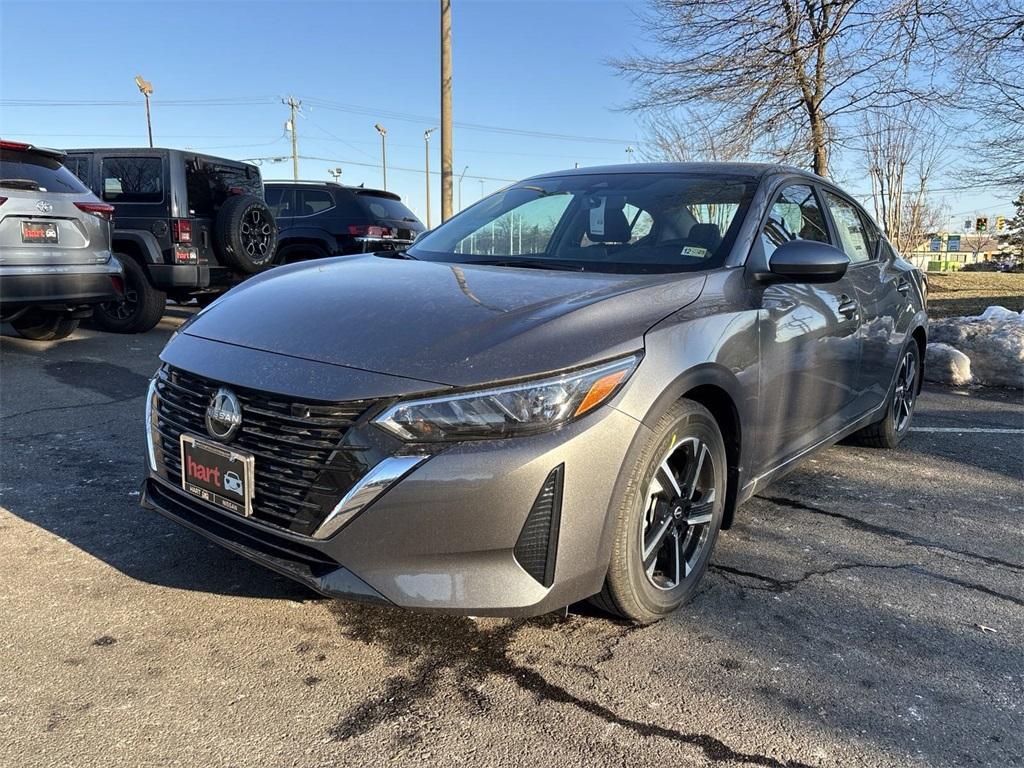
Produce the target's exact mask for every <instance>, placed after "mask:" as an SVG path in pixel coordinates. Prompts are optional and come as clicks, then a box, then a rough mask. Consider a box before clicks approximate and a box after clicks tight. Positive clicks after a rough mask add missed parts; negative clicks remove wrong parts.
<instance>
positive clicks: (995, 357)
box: [925, 307, 1024, 389]
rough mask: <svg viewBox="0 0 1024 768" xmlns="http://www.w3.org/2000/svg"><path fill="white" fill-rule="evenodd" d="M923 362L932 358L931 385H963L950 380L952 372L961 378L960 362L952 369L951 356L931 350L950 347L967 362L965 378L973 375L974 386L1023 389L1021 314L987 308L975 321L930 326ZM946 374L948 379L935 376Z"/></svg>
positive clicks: (957, 320) (950, 319)
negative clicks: (940, 383)
mask: <svg viewBox="0 0 1024 768" xmlns="http://www.w3.org/2000/svg"><path fill="white" fill-rule="evenodd" d="M928 339H929V341H931V342H935V343H934V344H929V345H928V350H927V356H926V358H925V359H926V362H928V363H929V364H931V362H932V360H933V358H934V359H935V364H936V366H937V368H938V370H937V371H936V372H935V374H931V373H929V377H930V378H932V377H933V376H934V378H933V380H934V381H943V383H948V384H962V383H966V382H964V381H954V380H953V378H954V377H953V369H954V368H956V369H957V371H958V372H959V373H960V374H962V373H963V369H962V366H960V364H959V363H960V362H962V361H958V362H957V364H955V365H954V363H953V360H952V356H951V355H950V354H949V353H948V352H946V351H945V350H943V349H937V350H936V351H934V352H933V350H932V347H933V346H934V347H940V348H941V347H947V346H948V347H952V348H953V349H954V350H956V351H959V352H961V353H963V354H964V355H966V356H967V358H969V360H968V371H967V373H968V375H970V374H973V381H974V383H975V384H988V385H990V386H996V387H1015V388H1017V389H1022V388H1024V312H1013V311H1011V310H1009V309H1006V308H1005V307H989V308H988V309H986V310H985V311H984V312H983V313H982V314H980V315H977V316H975V317H948V318H942V319H939V320H933V321H932V322H931V323H930V324H929V331H928ZM943 371H946V372H948V373H949V374H950V376H949V378H947V379H940V378H938V376H941V375H942V372H943Z"/></svg>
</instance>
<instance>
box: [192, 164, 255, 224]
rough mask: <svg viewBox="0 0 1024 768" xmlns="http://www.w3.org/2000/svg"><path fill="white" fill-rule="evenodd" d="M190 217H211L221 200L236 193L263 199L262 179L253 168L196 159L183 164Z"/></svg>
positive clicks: (221, 202) (219, 205) (221, 203)
mask: <svg viewBox="0 0 1024 768" xmlns="http://www.w3.org/2000/svg"><path fill="white" fill-rule="evenodd" d="M185 184H186V187H187V188H188V208H189V215H190V216H206V217H213V216H214V214H215V213H216V212H217V211H218V210H219V209H220V207H221V205H223V203H224V201H225V200H226V199H227V198H228V197H230V196H232V195H237V194H246V195H253V196H255V197H258V198H260V199H261V200H262V199H263V180H262V178H261V177H260V173H259V171H258V170H256V169H255V168H251V167H249V166H247V165H229V164H227V163H216V162H213V161H210V160H203V159H200V158H196V159H194V160H190V161H187V162H186V163H185Z"/></svg>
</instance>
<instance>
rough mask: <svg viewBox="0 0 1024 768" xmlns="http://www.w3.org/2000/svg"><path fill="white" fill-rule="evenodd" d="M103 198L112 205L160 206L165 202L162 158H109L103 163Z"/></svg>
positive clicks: (101, 166) (101, 165) (104, 159)
mask: <svg viewBox="0 0 1024 768" xmlns="http://www.w3.org/2000/svg"><path fill="white" fill-rule="evenodd" d="M100 168H101V169H102V177H103V199H104V200H106V201H108V202H111V203H159V202H161V201H162V200H163V199H164V174H163V161H162V160H161V159H160V158H159V157H105V158H103V162H102V163H101V164H100Z"/></svg>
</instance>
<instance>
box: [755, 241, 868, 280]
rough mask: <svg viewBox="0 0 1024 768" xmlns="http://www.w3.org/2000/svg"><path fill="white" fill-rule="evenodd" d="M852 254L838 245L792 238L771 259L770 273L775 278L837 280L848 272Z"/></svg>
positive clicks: (769, 260)
mask: <svg viewBox="0 0 1024 768" xmlns="http://www.w3.org/2000/svg"><path fill="white" fill-rule="evenodd" d="M849 266H850V257H849V256H847V255H846V254H845V253H843V252H842V251H841V250H839V249H838V248H836V247H835V246H832V245H829V244H828V243H819V242H816V241H814V240H790V241H789V242H786V243H783V244H782V245H780V246H779V247H778V248H776V249H775V252H774V253H773V254H772V255H771V258H770V259H768V269H769V274H768V275H765V277H767V278H768V279H769V280H774V281H775V282H793V283H834V282H836V281H837V280H839V279H841V278H842V277H843V275H845V274H846V268H847V267H849Z"/></svg>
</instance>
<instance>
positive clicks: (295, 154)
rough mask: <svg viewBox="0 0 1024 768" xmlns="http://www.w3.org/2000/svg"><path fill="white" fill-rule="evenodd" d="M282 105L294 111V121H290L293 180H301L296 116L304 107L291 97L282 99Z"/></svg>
mask: <svg viewBox="0 0 1024 768" xmlns="http://www.w3.org/2000/svg"><path fill="white" fill-rule="evenodd" d="M281 103H282V104H284V105H285V106H286V107H289V108H290V109H291V111H292V119H291V120H289V121H288V126H289V130H290V131H291V134H292V180H293V181H298V180H299V131H298V126H297V125H296V124H295V116H296V113H298V111H299V107H301V106H302V102H301V101H296V100H295V97H294V96H289V97H288V98H287V99H281Z"/></svg>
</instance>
